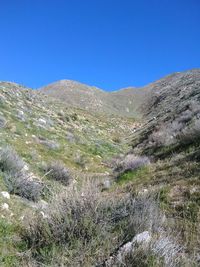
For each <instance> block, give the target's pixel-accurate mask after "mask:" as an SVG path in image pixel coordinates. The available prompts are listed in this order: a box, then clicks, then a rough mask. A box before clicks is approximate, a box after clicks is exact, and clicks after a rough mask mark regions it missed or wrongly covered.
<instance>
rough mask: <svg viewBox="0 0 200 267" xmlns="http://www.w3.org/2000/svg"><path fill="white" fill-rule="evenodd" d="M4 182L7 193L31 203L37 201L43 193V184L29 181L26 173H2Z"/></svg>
mask: <svg viewBox="0 0 200 267" xmlns="http://www.w3.org/2000/svg"><path fill="white" fill-rule="evenodd" d="M4 181H5V184H6V186H7V188H8V191H9V193H11V194H15V195H19V196H20V197H23V198H26V199H29V200H32V201H38V200H39V198H40V197H41V195H42V193H43V188H44V185H43V183H41V182H40V181H37V180H33V179H31V177H29V176H28V174H27V173H25V172H22V171H21V172H16V173H13V172H8V173H4Z"/></svg>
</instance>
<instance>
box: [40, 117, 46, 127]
mask: <svg viewBox="0 0 200 267" xmlns="http://www.w3.org/2000/svg"><path fill="white" fill-rule="evenodd" d="M38 122H40V123H42V124H44V125H46V124H47V121H46V120H45V119H41V118H40V119H39V120H38Z"/></svg>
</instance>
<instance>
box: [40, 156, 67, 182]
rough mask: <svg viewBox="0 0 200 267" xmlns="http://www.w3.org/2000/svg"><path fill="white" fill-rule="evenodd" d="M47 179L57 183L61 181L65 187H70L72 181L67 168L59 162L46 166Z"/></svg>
mask: <svg viewBox="0 0 200 267" xmlns="http://www.w3.org/2000/svg"><path fill="white" fill-rule="evenodd" d="M45 172H46V173H47V177H49V178H50V179H53V180H55V181H59V182H61V183H62V184H64V185H68V184H69V183H70V180H71V174H70V172H69V170H68V169H67V168H66V166H65V165H64V164H63V163H62V162H59V161H56V162H51V163H49V164H47V165H46V166H45Z"/></svg>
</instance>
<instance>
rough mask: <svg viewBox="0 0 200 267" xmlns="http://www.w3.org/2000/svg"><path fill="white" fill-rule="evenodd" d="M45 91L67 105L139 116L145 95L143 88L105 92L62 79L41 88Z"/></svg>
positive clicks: (105, 112) (98, 111) (100, 111)
mask: <svg viewBox="0 0 200 267" xmlns="http://www.w3.org/2000/svg"><path fill="white" fill-rule="evenodd" d="M40 90H41V91H42V92H43V93H45V94H47V95H49V96H52V97H54V98H56V99H59V100H61V101H62V102H64V103H65V104H66V105H67V106H69V107H70V106H71V107H77V108H81V109H84V110H88V111H92V112H97V113H100V114H110V115H111V114H114V115H118V116H126V117H137V116H139V115H140V113H139V111H138V107H139V105H140V103H141V101H142V100H143V98H144V96H145V92H144V90H143V89H141V90H138V89H136V88H125V89H122V90H119V91H116V92H110V93H108V92H105V91H103V90H100V89H98V88H96V87H94V86H88V85H85V84H81V83H78V82H75V81H70V80H61V81H58V82H55V83H52V84H50V85H47V86H45V87H43V88H41V89H40Z"/></svg>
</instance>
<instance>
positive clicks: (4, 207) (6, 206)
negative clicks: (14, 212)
mask: <svg viewBox="0 0 200 267" xmlns="http://www.w3.org/2000/svg"><path fill="white" fill-rule="evenodd" d="M1 208H2V210H9V205H8V204H7V203H3V204H2V205H1Z"/></svg>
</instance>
